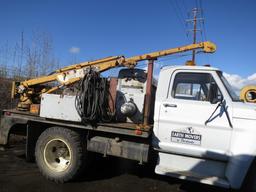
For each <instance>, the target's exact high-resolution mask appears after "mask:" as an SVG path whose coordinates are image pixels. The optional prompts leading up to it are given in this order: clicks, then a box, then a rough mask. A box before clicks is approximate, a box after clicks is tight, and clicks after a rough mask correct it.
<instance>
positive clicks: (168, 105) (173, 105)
mask: <svg viewBox="0 0 256 192" xmlns="http://www.w3.org/2000/svg"><path fill="white" fill-rule="evenodd" d="M163 105H164V107H174V108H175V107H177V105H176V104H169V103H164V104H163Z"/></svg>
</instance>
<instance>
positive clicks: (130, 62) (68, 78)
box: [12, 42, 216, 109]
mask: <svg viewBox="0 0 256 192" xmlns="http://www.w3.org/2000/svg"><path fill="white" fill-rule="evenodd" d="M197 49H201V50H202V51H203V52H205V53H214V52H215V51H216V45H215V44H213V43H211V42H201V43H197V44H190V45H185V46H182V47H177V48H172V49H166V50H162V51H156V52H152V53H147V54H143V55H138V56H133V57H130V58H125V57H124V56H114V57H107V58H103V59H99V60H95V61H87V62H83V63H79V64H75V65H70V66H67V67H64V68H61V69H58V70H56V71H54V72H53V73H52V74H51V75H47V76H42V77H37V78H34V79H29V80H26V81H22V82H18V83H16V84H14V86H13V90H12V97H14V96H15V95H19V96H20V102H19V105H18V108H23V109H26V108H28V106H29V105H30V104H32V103H33V102H32V98H31V97H32V95H34V96H40V95H41V94H42V93H51V92H53V91H56V90H58V89H59V88H60V87H63V86H68V85H70V84H73V83H75V82H77V81H79V80H80V79H82V78H83V76H84V74H85V70H86V69H87V68H95V69H97V70H98V71H100V72H103V71H106V70H108V69H111V68H114V67H119V66H125V67H129V68H132V67H134V66H136V64H137V63H138V62H139V61H143V60H150V59H157V58H159V57H164V56H168V55H172V54H176V53H181V52H186V51H192V50H197ZM192 65H193V64H192ZM54 81H57V82H58V83H59V85H58V86H55V87H50V88H46V87H41V88H40V87H39V86H40V85H43V84H45V83H49V82H54Z"/></svg>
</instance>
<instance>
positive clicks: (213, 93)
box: [208, 83, 223, 104]
mask: <svg viewBox="0 0 256 192" xmlns="http://www.w3.org/2000/svg"><path fill="white" fill-rule="evenodd" d="M208 98H209V101H210V103H211V104H216V103H218V102H219V101H222V100H223V97H222V96H221V98H220V97H218V86H217V84H216V83H211V85H210V90H209V97H208Z"/></svg>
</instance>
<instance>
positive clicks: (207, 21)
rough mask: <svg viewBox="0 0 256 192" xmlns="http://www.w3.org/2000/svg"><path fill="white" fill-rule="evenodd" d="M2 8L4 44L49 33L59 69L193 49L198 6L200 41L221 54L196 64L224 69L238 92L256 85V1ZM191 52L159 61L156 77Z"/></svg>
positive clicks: (123, 0)
mask: <svg viewBox="0 0 256 192" xmlns="http://www.w3.org/2000/svg"><path fill="white" fill-rule="evenodd" d="M0 5H1V6H0V26H1V30H0V45H1V44H2V43H5V42H8V43H9V44H12V43H13V44H14V43H15V42H17V41H19V39H20V35H21V32H23V33H24V38H25V40H26V39H27V40H29V39H31V36H32V34H33V32H34V31H41V32H46V33H47V34H50V36H51V38H52V40H53V45H54V53H55V56H56V57H57V58H59V60H60V63H61V66H66V65H69V64H70V62H71V60H72V59H74V58H75V60H76V61H77V62H82V61H88V60H94V59H98V58H102V57H106V56H114V55H124V56H126V57H129V56H134V55H139V54H144V53H148V52H152V51H157V50H162V49H167V48H172V47H178V46H182V45H186V44H190V43H192V34H191V33H189V34H188V35H187V30H189V29H192V25H191V24H189V23H188V24H185V23H186V22H185V20H186V19H189V18H190V17H191V9H192V8H194V7H198V8H201V9H202V10H203V12H202V13H201V15H199V16H198V17H199V18H204V24H202V23H199V25H198V29H202V31H203V32H202V34H201V33H200V32H198V35H197V41H204V40H208V41H212V42H214V43H215V44H216V45H217V51H216V53H214V54H210V55H209V54H198V55H197V56H196V63H197V64H198V65H204V64H211V65H212V66H214V67H217V68H220V69H221V70H223V71H224V72H225V74H226V77H227V78H228V79H229V81H230V82H231V83H232V85H234V86H235V87H236V88H237V89H239V88H240V87H242V86H244V85H246V84H256V68H255V66H256V60H255V55H254V54H256V51H255V45H256V22H255V19H256V11H255V10H256V1H255V0H72V1H71V0H69V1H68V0H23V1H20V0H1V1H0ZM185 55H187V56H184V54H182V55H173V56H169V57H167V58H163V59H159V61H157V62H156V65H155V76H157V75H158V72H159V70H160V68H161V67H162V66H164V65H183V64H184V63H185V62H186V60H189V59H191V53H186V54H185ZM181 56H182V57H181ZM143 65H144V64H143V63H142V64H140V65H139V66H141V67H143ZM144 66H145V65H144ZM114 73H116V70H112V71H110V72H108V74H109V75H113V74H114Z"/></svg>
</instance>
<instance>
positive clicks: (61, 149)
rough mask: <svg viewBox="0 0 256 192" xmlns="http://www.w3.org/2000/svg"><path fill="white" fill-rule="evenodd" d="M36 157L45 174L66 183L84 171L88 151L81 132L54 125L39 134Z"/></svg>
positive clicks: (57, 181)
mask: <svg viewBox="0 0 256 192" xmlns="http://www.w3.org/2000/svg"><path fill="white" fill-rule="evenodd" d="M35 157H36V163H37V166H38V168H39V170H40V172H41V173H42V175H43V176H45V177H46V178H47V179H48V180H51V181H54V182H56V183H64V182H68V181H70V180H73V179H75V178H76V177H77V176H78V175H79V174H80V173H82V171H83V169H84V168H85V163H86V157H87V152H86V146H85V142H83V140H82V136H81V134H79V133H77V132H75V131H73V130H70V129H66V128H62V127H52V128H48V129H46V130H45V131H44V132H43V133H42V134H41V135H40V136H39V138H38V140H37V143H36V149H35Z"/></svg>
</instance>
